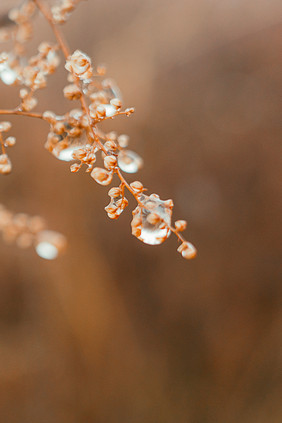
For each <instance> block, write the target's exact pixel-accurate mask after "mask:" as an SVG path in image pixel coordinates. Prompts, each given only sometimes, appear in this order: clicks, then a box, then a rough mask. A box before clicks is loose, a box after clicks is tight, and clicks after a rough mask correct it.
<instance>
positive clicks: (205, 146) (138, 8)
mask: <svg viewBox="0 0 282 423" xmlns="http://www.w3.org/2000/svg"><path fill="white" fill-rule="evenodd" d="M12 4H16V2H15V1H11V0H1V7H0V9H1V12H4V11H6V10H7V7H8V6H10V5H12ZM281 12H282V6H281V2H280V0H277V1H276V0H268V1H266V0H248V1H246V0H236V1H235V0H198V1H197V2H196V1H192V0H174V1H170V0H142V1H138V0H119V1H116V0H107V1H106V2H105V1H102V0H89V1H88V2H82V3H81V4H80V6H79V7H78V9H77V11H76V12H75V13H74V14H73V15H72V17H71V19H70V20H69V22H68V23H67V24H66V25H65V26H64V32H65V35H66V37H67V38H68V41H69V44H70V46H71V48H72V49H73V50H74V49H76V48H80V49H82V50H83V51H85V52H87V53H88V54H89V55H91V57H92V58H93V62H94V64H98V63H107V67H108V73H109V75H110V76H112V77H114V78H115V79H116V80H117V81H118V84H119V86H120V88H121V90H122V93H123V97H124V101H125V104H126V105H128V106H135V107H136V113H135V115H134V116H133V117H131V118H130V119H127V118H123V117H121V118H120V119H116V120H114V121H112V122H110V123H109V124H107V127H106V126H104V129H106V128H107V129H108V130H117V131H118V132H120V133H128V134H129V135H130V137H131V148H132V149H134V150H136V151H137V152H139V153H140V154H141V155H142V157H143V158H144V160H145V166H144V169H143V170H142V171H141V172H140V174H139V175H138V179H141V180H142V181H143V183H144V185H145V186H147V187H149V189H150V191H151V192H157V193H158V194H159V195H160V196H161V198H163V199H167V198H173V199H174V201H175V210H174V217H175V219H178V218H185V219H187V220H188V222H189V224H188V229H187V232H186V234H187V238H188V239H189V240H191V241H192V242H193V243H194V244H195V245H196V246H197V247H198V251H199V255H198V257H197V259H196V260H194V261H191V262H187V261H185V260H183V259H182V258H181V257H180V255H179V254H178V253H177V252H176V251H175V250H176V247H177V243H176V240H175V239H172V237H171V238H170V239H169V240H168V241H167V242H166V243H164V244H163V245H161V246H158V247H151V246H146V245H143V244H142V243H140V242H139V241H138V240H137V239H135V238H134V237H132V236H131V234H130V218H131V213H130V210H129V209H128V210H127V212H124V214H123V215H122V216H121V217H120V219H119V221H114V222H113V221H110V220H109V219H108V217H107V216H106V213H105V212H104V210H103V208H104V206H105V205H106V204H107V203H108V197H107V189H105V188H103V187H101V186H98V185H97V184H95V182H94V181H93V180H92V179H91V178H90V177H89V176H88V175H87V174H84V173H83V172H81V173H78V174H71V173H70V172H69V165H68V164H67V163H64V162H60V161H58V160H56V159H55V158H54V157H53V156H52V155H50V154H49V153H48V152H47V151H46V150H45V149H44V148H43V145H44V142H45V139H46V134H47V130H48V128H47V127H46V126H45V124H44V122H40V121H39V122H37V121H33V120H29V119H27V118H22V117H18V118H16V119H14V118H13V119H11V121H12V122H13V124H14V126H13V130H12V132H13V133H12V135H15V136H16V137H17V140H18V142H17V145H16V147H15V148H14V149H13V150H11V154H10V156H11V159H12V162H13V165H14V171H13V173H12V174H11V175H10V176H8V177H3V176H2V177H1V180H0V196H1V197H0V199H1V202H2V203H5V205H6V206H7V207H8V208H9V209H11V210H13V211H15V212H27V213H30V214H31V215H35V214H40V215H42V216H43V217H45V218H46V219H47V221H48V223H49V227H50V228H52V229H54V230H58V231H60V232H63V233H64V234H65V235H66V236H67V238H68V241H69V246H68V249H67V252H66V254H65V255H64V256H62V257H61V258H59V259H58V260H56V261H54V262H45V261H44V260H42V259H40V258H38V257H37V256H36V254H35V253H34V252H33V251H31V250H27V251H23V250H19V249H17V248H16V247H15V246H13V245H11V246H9V245H6V244H4V243H3V242H2V241H1V243H0V257H1V259H0V263H1V264H0V419H1V422H3V423H38V422H40V423H78V422H79V423H145V422H146V423H174V422H178V423H227V422H228V423H238V422H240V423H280V422H281V421H282V401H281V397H282V365H281V364H282V348H281V347H282V342H281V331H282V313H281V303H282V302H281V299H282V296H281V294H282V292H281V291H282V288H281V274H282V272H281V270H282V269H281V221H280V222H279V220H280V217H281V211H282V210H281V209H282V207H281V179H282V170H281V169H282V168H281V120H280V118H281V115H280V112H281V95H280V94H279V90H280V88H281V79H282V77H281V68H282V58H281V48H282V37H281V35H282V18H281V16H282V15H281ZM35 26H36V31H37V35H36V38H35V39H34V40H33V41H32V42H31V44H30V47H29V54H34V52H35V49H36V46H37V45H38V43H39V42H40V41H41V40H53V36H52V34H51V33H50V31H49V28H48V26H47V25H46V24H45V23H44V21H43V19H42V18H41V17H40V16H37V18H36V25H35ZM65 77H66V72H65V71H64V69H61V70H60V71H59V72H58V73H57V74H56V75H54V76H53V77H51V78H50V79H49V84H50V85H49V87H48V89H45V90H42V92H40V94H38V98H39V99H40V103H39V106H38V110H39V111H44V110H46V109H48V110H50V109H51V110H54V111H56V112H57V113H63V112H64V111H66V110H68V108H69V107H70V104H69V103H68V102H67V101H66V100H64V98H63V95H62V92H61V89H62V88H63V87H64V85H65ZM280 93H281V91H280ZM0 99H1V100H0V102H1V105H0V107H1V108H12V107H14V106H15V105H17V104H18V99H17V89H16V88H9V87H6V86H4V85H3V84H1V86H0ZM134 179H136V177H135V176H134V175H133V178H132V180H134ZM130 206H131V208H133V207H134V204H133V203H132V202H131V204H130Z"/></svg>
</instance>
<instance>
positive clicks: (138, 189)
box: [130, 181, 144, 193]
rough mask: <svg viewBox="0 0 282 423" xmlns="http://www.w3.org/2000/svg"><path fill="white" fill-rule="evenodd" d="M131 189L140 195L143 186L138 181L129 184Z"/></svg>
mask: <svg viewBox="0 0 282 423" xmlns="http://www.w3.org/2000/svg"><path fill="white" fill-rule="evenodd" d="M130 186H131V188H132V189H133V190H134V191H135V192H137V193H141V192H143V191H144V187H143V184H141V182H139V181H134V182H132V183H131V184H130Z"/></svg>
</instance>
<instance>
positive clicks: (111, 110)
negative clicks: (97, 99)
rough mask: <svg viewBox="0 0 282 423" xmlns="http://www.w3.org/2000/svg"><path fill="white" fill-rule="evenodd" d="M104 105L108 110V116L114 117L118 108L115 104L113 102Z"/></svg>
mask: <svg viewBox="0 0 282 423" xmlns="http://www.w3.org/2000/svg"><path fill="white" fill-rule="evenodd" d="M102 106H103V107H104V109H105V111H106V116H107V117H113V116H114V115H115V114H116V112H117V109H116V108H115V107H114V106H112V105H111V104H103V105H102Z"/></svg>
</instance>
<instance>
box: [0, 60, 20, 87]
mask: <svg viewBox="0 0 282 423" xmlns="http://www.w3.org/2000/svg"><path fill="white" fill-rule="evenodd" d="M17 76H18V75H17V73H16V72H15V71H14V70H13V69H11V68H10V67H9V66H8V65H6V64H2V65H1V68H0V78H1V80H2V82H4V84H6V85H12V84H14V82H15V81H16V79H17Z"/></svg>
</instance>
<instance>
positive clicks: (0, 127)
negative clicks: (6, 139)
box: [0, 122, 12, 132]
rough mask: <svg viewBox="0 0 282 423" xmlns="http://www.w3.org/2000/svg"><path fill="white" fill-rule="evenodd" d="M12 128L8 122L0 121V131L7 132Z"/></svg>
mask: <svg viewBox="0 0 282 423" xmlns="http://www.w3.org/2000/svg"><path fill="white" fill-rule="evenodd" d="M11 128H12V124H11V123H10V122H0V132H8V131H9V130H10V129H11Z"/></svg>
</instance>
